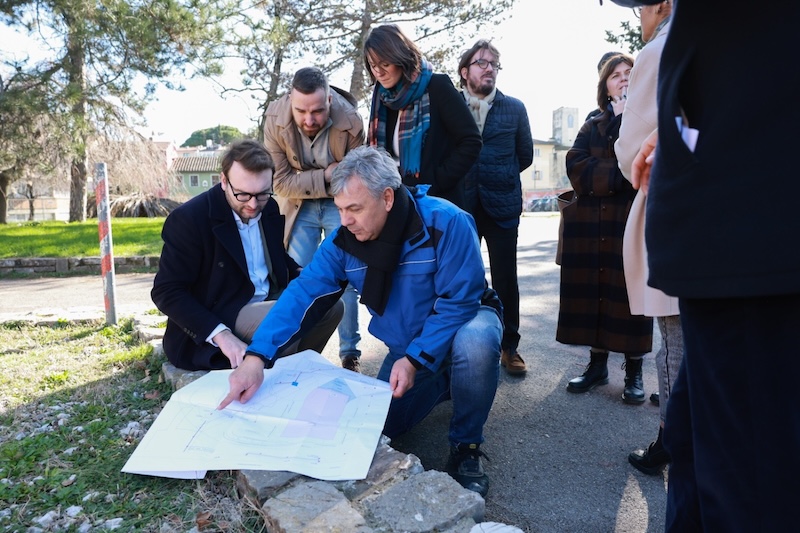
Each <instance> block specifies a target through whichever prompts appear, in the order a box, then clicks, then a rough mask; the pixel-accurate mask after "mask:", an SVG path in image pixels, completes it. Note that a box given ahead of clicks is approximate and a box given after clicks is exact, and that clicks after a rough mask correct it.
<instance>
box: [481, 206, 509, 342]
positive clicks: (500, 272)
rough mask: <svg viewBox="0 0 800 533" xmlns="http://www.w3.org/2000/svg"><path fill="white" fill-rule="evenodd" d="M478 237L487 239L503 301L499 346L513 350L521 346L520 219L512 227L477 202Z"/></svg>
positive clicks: (496, 287) (492, 270)
mask: <svg viewBox="0 0 800 533" xmlns="http://www.w3.org/2000/svg"><path fill="white" fill-rule="evenodd" d="M474 217H475V224H476V226H477V227H478V238H479V239H485V240H486V248H487V249H488V250H489V272H490V273H491V275H492V288H494V290H495V291H497V296H498V297H500V301H501V302H503V340H502V341H501V343H500V348H501V349H503V350H509V351H511V352H512V353H513V352H514V351H516V349H517V346H519V285H518V284H517V236H518V234H519V222H517V224H515V225H514V226H513V227H511V228H504V227H502V226H500V225H498V224H497V222H495V221H494V220H493V219H492V218H491V217H490V216H489V215H487V214H486V211H484V210H483V207H482V206H481V205H480V202H478V207H477V208H476V210H475V213H474Z"/></svg>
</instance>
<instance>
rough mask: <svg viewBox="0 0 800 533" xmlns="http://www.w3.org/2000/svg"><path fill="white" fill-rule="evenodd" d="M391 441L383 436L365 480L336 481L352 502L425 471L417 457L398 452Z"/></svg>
mask: <svg viewBox="0 0 800 533" xmlns="http://www.w3.org/2000/svg"><path fill="white" fill-rule="evenodd" d="M388 442H389V439H387V438H386V437H385V436H383V435H381V440H380V443H379V444H378V448H377V449H376V450H375V456H374V457H373V459H372V464H371V465H370V467H369V472H367V477H366V478H365V479H359V480H352V481H336V482H334V484H335V485H336V486H337V488H338V489H339V490H341V491H342V493H344V495H345V496H347V498H348V499H349V500H351V501H358V500H359V499H360V498H363V497H365V496H368V495H369V494H371V493H373V492H375V491H376V490H378V489H380V488H381V487H385V486H388V485H391V484H394V483H397V482H400V481H403V480H404V479H407V478H408V477H409V476H412V475H414V474H420V473H422V472H424V471H425V469H424V468H423V467H422V463H421V462H420V460H419V458H418V457H417V456H416V455H411V454H405V453H401V452H398V451H397V450H395V449H394V448H392V447H390V446H389V444H388Z"/></svg>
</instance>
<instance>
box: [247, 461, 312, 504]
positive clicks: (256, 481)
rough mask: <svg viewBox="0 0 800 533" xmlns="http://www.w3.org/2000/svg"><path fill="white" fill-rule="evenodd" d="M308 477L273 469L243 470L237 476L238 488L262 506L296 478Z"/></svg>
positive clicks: (249, 498)
mask: <svg viewBox="0 0 800 533" xmlns="http://www.w3.org/2000/svg"><path fill="white" fill-rule="evenodd" d="M298 479H308V478H306V477H305V476H302V475H300V474H296V473H294V472H285V471H273V470H241V471H239V474H238V475H237V476H236V489H237V490H238V491H239V494H240V495H241V496H242V497H243V498H247V499H248V500H250V501H251V502H254V503H256V504H257V505H258V507H261V506H262V505H264V502H266V501H267V500H268V499H270V498H272V497H273V496H275V495H276V494H278V493H279V492H281V491H283V490H285V489H286V488H288V486H289V485H290V484H291V483H292V482H293V481H295V480H298Z"/></svg>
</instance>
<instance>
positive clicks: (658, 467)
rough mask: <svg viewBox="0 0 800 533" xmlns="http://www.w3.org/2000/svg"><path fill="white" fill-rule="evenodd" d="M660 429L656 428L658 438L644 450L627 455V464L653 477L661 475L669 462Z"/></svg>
mask: <svg viewBox="0 0 800 533" xmlns="http://www.w3.org/2000/svg"><path fill="white" fill-rule="evenodd" d="M662 433H663V429H662V428H658V437H657V438H656V440H654V441H653V442H651V443H650V446H648V447H647V449H646V450H636V451H633V452H631V453H630V455H628V462H629V463H630V464H632V465H633V466H634V468H636V469H637V470H638V471H640V472H642V473H644V474H647V475H648V476H655V475H658V474H660V473H661V471H662V470H663V469H664V467H665V466H667V465H668V464H669V462H670V457H669V454H668V453H667V451H666V450H665V449H664V445H663V444H662V441H661V435H662Z"/></svg>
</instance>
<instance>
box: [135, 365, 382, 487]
mask: <svg viewBox="0 0 800 533" xmlns="http://www.w3.org/2000/svg"><path fill="white" fill-rule="evenodd" d="M231 372H232V370H217V371H212V372H209V373H208V374H206V375H205V376H203V377H202V378H200V379H198V380H196V381H194V382H192V383H190V384H189V385H187V386H185V387H183V388H182V389H180V390H178V391H176V392H175V393H174V394H173V395H172V397H171V398H170V399H169V401H168V402H167V404H166V406H165V407H164V409H163V410H162V411H161V413H160V414H159V415H158V417H157V418H156V420H155V422H153V425H152V426H151V427H150V429H149V430H148V431H147V433H146V434H145V436H144V438H143V439H142V441H141V442H140V443H139V445H138V446H137V447H136V449H135V450H134V452H133V454H132V455H131V457H130V458H129V459H128V462H127V463H125V466H124V467H123V469H122V471H123V472H127V473H131V474H145V475H151V476H162V477H173V478H182V479H199V478H202V477H203V476H205V474H206V471H208V470H286V471H291V472H297V473H299V474H303V475H306V476H310V477H314V478H317V479H322V480H326V481H336V480H345V479H363V478H365V477H366V475H367V472H368V471H369V467H370V464H371V463H372V458H373V456H374V455H375V449H376V448H377V445H378V440H379V438H380V435H381V431H382V430H383V424H384V422H385V420H386V414H387V412H388V410H389V403H390V401H391V391H390V389H389V384H388V383H386V382H384V381H380V380H377V379H375V378H372V377H369V376H364V375H362V374H359V373H356V372H351V371H349V370H345V369H343V368H340V367H337V366H334V365H333V364H331V363H330V362H329V361H328V360H326V359H325V358H324V357H322V356H321V355H319V354H318V353H316V352H314V351H311V350H306V351H304V352H300V353H298V354H295V355H291V356H288V357H283V358H281V359H278V360H277V361H276V363H275V366H274V367H273V368H272V369H270V370H265V371H264V383H263V384H262V385H261V388H260V389H259V390H258V392H257V393H256V394H255V396H253V398H251V399H250V400H249V401H248V402H247V403H245V404H241V403H239V402H236V401H234V402H233V403H231V404H230V405H228V406H227V407H226V408H225V409H223V410H222V411H218V410H217V406H218V405H219V403H220V402H221V401H222V399H223V398H224V397H225V396H226V395H227V394H228V389H229V387H228V376H229V375H230V373H231Z"/></svg>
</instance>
